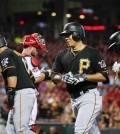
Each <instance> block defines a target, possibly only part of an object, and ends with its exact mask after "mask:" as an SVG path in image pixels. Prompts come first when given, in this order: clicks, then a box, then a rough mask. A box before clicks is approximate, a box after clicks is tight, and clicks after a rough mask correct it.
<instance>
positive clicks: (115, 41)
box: [108, 31, 120, 53]
mask: <svg viewBox="0 0 120 134" xmlns="http://www.w3.org/2000/svg"><path fill="white" fill-rule="evenodd" d="M109 42H110V46H109V47H108V50H111V51H115V52H117V53H118V52H119V53H120V31H118V32H115V33H114V34H112V35H111V36H110V38H109Z"/></svg>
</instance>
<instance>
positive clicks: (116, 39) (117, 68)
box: [108, 31, 120, 79]
mask: <svg viewBox="0 0 120 134" xmlns="http://www.w3.org/2000/svg"><path fill="white" fill-rule="evenodd" d="M109 42H110V46H109V47H108V50H109V51H112V52H115V53H116V54H118V55H120V31H117V32H115V33H113V34H112V35H111V36H110V38H109ZM112 70H113V71H114V72H115V73H116V79H117V78H118V79H120V63H118V62H117V61H116V62H115V63H114V65H113V67H112Z"/></svg>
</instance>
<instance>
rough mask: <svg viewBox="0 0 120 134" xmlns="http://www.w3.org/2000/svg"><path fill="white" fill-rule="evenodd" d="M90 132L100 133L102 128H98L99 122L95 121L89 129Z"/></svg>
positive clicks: (90, 133) (93, 133)
mask: <svg viewBox="0 0 120 134" xmlns="http://www.w3.org/2000/svg"><path fill="white" fill-rule="evenodd" d="M88 134H100V130H99V128H98V125H97V122H96V121H95V122H94V123H93V125H92V127H91V129H90V131H89V133H88Z"/></svg>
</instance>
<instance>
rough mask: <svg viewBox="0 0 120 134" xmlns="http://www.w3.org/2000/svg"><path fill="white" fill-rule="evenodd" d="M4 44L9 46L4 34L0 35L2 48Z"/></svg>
mask: <svg viewBox="0 0 120 134" xmlns="http://www.w3.org/2000/svg"><path fill="white" fill-rule="evenodd" d="M4 46H7V42H6V39H5V38H4V37H3V36H2V35H0V48H1V47H4Z"/></svg>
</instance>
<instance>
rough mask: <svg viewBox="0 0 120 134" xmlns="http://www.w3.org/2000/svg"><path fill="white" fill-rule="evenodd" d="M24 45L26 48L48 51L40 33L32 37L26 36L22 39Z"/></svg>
mask: <svg viewBox="0 0 120 134" xmlns="http://www.w3.org/2000/svg"><path fill="white" fill-rule="evenodd" d="M22 44H23V45H24V46H25V47H30V46H34V47H35V48H37V49H39V48H40V49H41V50H43V51H47V50H46V44H45V40H44V39H43V38H42V36H41V35H40V34H38V33H33V34H31V35H25V36H24V37H23V39H22Z"/></svg>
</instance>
